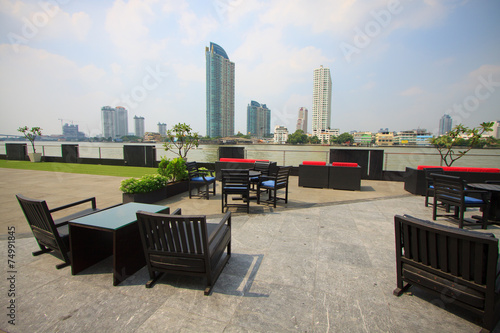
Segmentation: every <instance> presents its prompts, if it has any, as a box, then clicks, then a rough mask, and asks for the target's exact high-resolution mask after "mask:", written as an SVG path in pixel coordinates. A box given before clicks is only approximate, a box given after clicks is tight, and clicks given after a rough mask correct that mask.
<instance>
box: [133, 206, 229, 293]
mask: <svg viewBox="0 0 500 333" xmlns="http://www.w3.org/2000/svg"><path fill="white" fill-rule="evenodd" d="M137 223H138V224H139V231H140V234H141V239H142V244H143V247H144V254H145V256H146V263H147V266H148V271H149V276H150V278H151V280H149V281H148V282H147V283H146V288H151V287H152V286H153V285H154V283H155V282H156V281H157V280H158V279H159V278H160V277H161V275H162V274H163V273H173V274H183V275H194V276H204V277H205V278H206V281H207V284H206V288H205V295H210V293H211V291H212V288H213V287H214V285H215V282H216V281H217V279H218V277H219V275H220V273H221V272H222V269H223V268H224V266H225V265H226V263H227V262H228V260H229V258H230V257H231V213H230V212H227V213H226V214H225V215H224V217H223V218H222V220H221V221H220V222H219V223H218V224H215V223H207V221H206V216H187V215H185V216H183V215H181V210H180V209H177V210H176V211H175V212H174V213H173V214H171V215H166V214H155V213H147V212H143V211H139V212H137ZM225 249H227V253H226V255H224V251H225ZM156 272H158V273H159V274H158V275H157V274H156Z"/></svg>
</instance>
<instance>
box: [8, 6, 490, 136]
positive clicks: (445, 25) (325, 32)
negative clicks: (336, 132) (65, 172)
mask: <svg viewBox="0 0 500 333" xmlns="http://www.w3.org/2000/svg"><path fill="white" fill-rule="evenodd" d="M499 17H500V1H497V0H470V1H467V0H423V1H421V0H418V1H417V0H413V1H412V0H364V1H356V0H304V1H300V0H266V1H264V0H261V1H259V0H191V1H188V0H165V1H159V0H158V1H156V0H144V1H139V0H115V1H102V0H101V1H97V0H87V1H81V0H80V1H78V0H50V1H43V0H42V1H39V0H36V1H16V0H0V110H1V111H0V112H1V114H2V117H1V119H2V121H1V122H0V134H19V133H18V132H17V131H16V130H17V128H19V127H20V126H25V125H26V126H29V127H32V126H40V127H41V128H42V129H43V133H44V134H61V133H62V129H61V127H62V126H61V125H62V124H63V123H69V124H75V125H78V126H79V129H80V131H82V132H84V133H85V134H86V135H87V136H97V135H100V134H101V133H102V128H101V127H102V126H101V112H100V110H101V108H102V107H103V106H108V105H109V106H113V107H115V106H124V107H125V108H127V109H128V115H129V132H133V130H134V127H133V117H134V116H135V115H137V116H142V117H144V118H145V127H146V131H158V127H157V123H158V122H162V123H166V124H167V128H171V127H172V126H173V125H175V124H177V123H187V124H189V125H190V126H191V127H192V129H193V130H194V131H195V132H198V133H199V134H200V135H205V134H206V85H205V78H206V71H205V66H206V59H205V47H208V46H209V45H210V42H213V43H216V44H218V45H220V46H221V47H223V48H224V50H225V51H226V53H227V54H228V56H229V59H230V60H231V61H232V62H234V63H235V73H236V74H235V80H236V83H235V130H236V132H238V131H239V132H241V133H245V132H246V123H247V119H246V117H247V112H246V110H247V105H248V104H250V102H251V101H252V100H255V101H257V102H259V103H262V104H266V105H267V107H268V108H269V109H271V114H272V116H271V131H273V130H274V126H276V125H283V126H286V127H287V128H288V129H289V131H290V132H294V131H295V129H296V122H297V117H298V110H299V108H300V107H306V108H308V110H309V120H308V122H309V131H311V116H312V92H313V71H314V69H316V68H319V67H320V66H321V65H322V66H324V67H327V68H330V71H331V74H332V82H333V89H332V116H331V127H332V128H338V129H340V132H341V133H343V132H351V131H372V132H377V131H379V130H380V129H381V128H384V129H385V128H388V129H389V131H402V130H411V129H416V128H425V129H427V130H429V131H431V132H433V133H437V131H438V125H439V119H440V118H441V117H442V116H443V115H444V114H445V113H446V114H449V115H450V116H451V117H452V119H453V124H454V125H456V124H459V123H461V124H464V125H466V126H468V127H475V126H478V125H479V124H480V123H481V122H484V121H493V120H500V20H499V19H498V18H499Z"/></svg>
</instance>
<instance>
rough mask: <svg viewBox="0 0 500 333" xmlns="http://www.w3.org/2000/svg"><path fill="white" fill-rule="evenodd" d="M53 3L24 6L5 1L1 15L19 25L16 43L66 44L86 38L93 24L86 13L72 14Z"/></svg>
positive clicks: (18, 2)
mask: <svg viewBox="0 0 500 333" xmlns="http://www.w3.org/2000/svg"><path fill="white" fill-rule="evenodd" d="M64 9H65V8H64V6H63V7H61V6H59V5H57V3H54V2H37V3H25V2H21V1H16V2H11V1H8V0H2V1H1V3H0V12H3V13H5V14H7V15H8V16H10V17H11V18H12V19H14V21H15V22H16V23H15V25H13V26H12V27H11V28H12V29H11V31H10V32H11V33H12V34H15V35H18V36H20V38H17V40H24V42H23V43H22V44H27V43H28V42H29V41H30V40H32V39H36V40H37V41H42V42H43V41H44V40H51V41H52V40H63V39H70V40H71V39H76V40H79V41H82V40H84V39H85V38H86V36H87V34H88V32H89V30H90V28H91V26H92V21H91V19H90V16H89V15H88V14H87V13H85V12H77V13H74V14H70V13H68V12H65V11H64Z"/></svg>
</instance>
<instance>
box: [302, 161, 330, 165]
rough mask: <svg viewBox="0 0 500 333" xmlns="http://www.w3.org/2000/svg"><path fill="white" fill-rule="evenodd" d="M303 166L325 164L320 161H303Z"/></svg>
mask: <svg viewBox="0 0 500 333" xmlns="http://www.w3.org/2000/svg"><path fill="white" fill-rule="evenodd" d="M302 164H303V165H326V162H322V161H303V162H302Z"/></svg>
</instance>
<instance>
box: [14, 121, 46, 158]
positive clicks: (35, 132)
mask: <svg viewBox="0 0 500 333" xmlns="http://www.w3.org/2000/svg"><path fill="white" fill-rule="evenodd" d="M17 130H18V131H19V132H21V133H23V134H24V137H25V138H26V139H28V140H29V141H30V142H31V147H33V153H36V149H35V139H36V137H37V136H41V135H42V129H41V128H40V127H32V128H31V129H29V128H28V126H24V127H19V128H18V129H17Z"/></svg>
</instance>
